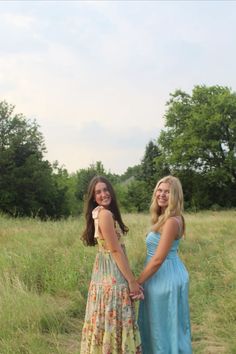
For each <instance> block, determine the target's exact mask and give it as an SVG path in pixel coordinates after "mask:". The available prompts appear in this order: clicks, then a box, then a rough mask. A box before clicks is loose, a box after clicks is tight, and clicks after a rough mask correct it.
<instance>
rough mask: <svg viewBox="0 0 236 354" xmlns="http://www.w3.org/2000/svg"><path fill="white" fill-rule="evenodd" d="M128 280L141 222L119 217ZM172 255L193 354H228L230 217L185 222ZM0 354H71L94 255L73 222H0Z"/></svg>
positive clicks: (232, 345) (231, 343)
mask: <svg viewBox="0 0 236 354" xmlns="http://www.w3.org/2000/svg"><path fill="white" fill-rule="evenodd" d="M124 220H125V222H126V223H127V225H128V226H129V228H130V232H129V235H128V236H127V251H128V256H129V259H130V263H131V265H132V268H133V270H134V271H135V273H136V274H138V273H139V272H140V270H141V269H142V265H143V262H144V258H145V234H146V232H147V231H148V225H149V216H148V215H143V214H142V215H140V214H139V215H124ZM186 221H187V237H186V240H185V241H183V242H182V244H181V249H180V255H181V258H182V259H183V261H184V263H185V265H186V267H187V268H188V270H189V273H190V307H191V322H192V335H193V352H194V354H200V353H201V354H234V353H235V354H236V257H235V254H236V243H235V237H236V211H227V212H226V211H225V212H223V211H222V212H203V213H197V214H187V215H186ZM0 225H1V226H0V247H1V252H0V353H1V354H18V353H22V354H49V353H50V354H52V353H57V354H58V353H60V354H69V353H70V354H75V353H76V354H79V340H80V333H81V326H82V323H83V316H84V308H85V303H86V296H87V287H88V284H89V279H90V275H91V268H92V265H93V260H94V255H95V252H96V249H95V248H93V247H86V248H85V247H84V246H83V245H82V242H81V241H80V235H81V231H82V227H83V222H82V221H81V220H76V219H70V220H67V221H59V222H49V221H48V222H40V221H38V220H32V219H10V218H7V217H6V216H0Z"/></svg>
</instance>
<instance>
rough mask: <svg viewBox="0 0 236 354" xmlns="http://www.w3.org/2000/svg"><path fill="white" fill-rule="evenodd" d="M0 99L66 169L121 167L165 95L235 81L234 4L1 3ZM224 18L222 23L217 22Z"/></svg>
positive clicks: (158, 121) (152, 126) (149, 133)
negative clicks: (27, 121)
mask: <svg viewBox="0 0 236 354" xmlns="http://www.w3.org/2000/svg"><path fill="white" fill-rule="evenodd" d="M1 8H2V11H1V15H0V40H1V48H0V97H1V99H6V100H7V101H8V102H9V103H11V104H15V105H16V112H22V113H23V114H25V115H26V116H27V117H29V118H36V120H37V121H38V123H39V124H40V126H41V130H42V132H43V134H44V136H45V140H46V146H47V149H48V155H47V156H48V158H49V159H50V160H51V161H53V160H56V159H57V160H59V162H60V164H65V166H66V167H67V168H68V169H69V171H75V170H76V169H79V168H81V167H86V166H88V165H89V164H90V163H91V162H94V161H96V160H101V161H102V162H103V163H104V165H105V167H106V168H107V169H110V170H111V171H113V170H114V172H119V171H122V172H123V171H124V170H125V169H126V168H127V167H128V166H131V165H133V164H137V163H139V162H140V159H141V158H142V156H143V154H144V149H145V145H146V144H147V143H148V141H149V140H151V139H154V138H156V137H157V136H158V134H159V131H160V129H161V128H162V127H163V126H164V119H163V115H164V112H165V109H166V107H165V103H166V102H167V100H168V99H169V93H171V92H173V91H174V90H175V89H177V88H181V89H183V90H187V91H191V89H192V88H193V86H194V85H196V84H204V83H206V84H213V85H214V84H221V85H226V86H230V87H233V88H234V87H236V78H235V76H234V75H232V73H233V72H234V63H235V60H236V48H235V46H234V33H235V30H236V21H235V18H234V17H235V16H234V14H235V10H236V3H234V2H224V3H223V2H217V1H210V2H182V1H176V2H173V1H172V2H153V1H145V2H144V1H137V2H135V1H132V2H121V1H115V2H106V1H97V2H94V1H91V2H88V1H86V2H75V1H67V2H65V1H58V2H54V1H47V2H21V1H18V2H9V3H7V2H4V3H1V2H0V10H1ZM219 24H220V26H219Z"/></svg>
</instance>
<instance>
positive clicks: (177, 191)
mask: <svg viewBox="0 0 236 354" xmlns="http://www.w3.org/2000/svg"><path fill="white" fill-rule="evenodd" d="M161 183H168V184H169V186H170V194H169V202H168V206H167V208H166V209H165V211H164V213H163V212H162V209H161V207H160V206H159V205H158V203H157V198H156V192H157V189H158V187H159V186H160V184H161ZM183 209H184V196H183V190H182V185H181V183H180V180H179V179H178V178H177V177H174V176H166V177H163V178H162V179H160V181H158V182H157V184H156V187H155V189H154V191H153V195H152V201H151V206H150V213H151V221H152V230H153V231H160V229H161V227H162V226H163V225H164V224H165V222H166V220H167V219H168V218H170V217H172V216H180V217H181V218H182V221H183V229H182V232H183V234H184V233H185V220H184V217H183Z"/></svg>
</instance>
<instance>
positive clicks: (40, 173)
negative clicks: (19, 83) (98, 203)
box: [0, 101, 69, 218]
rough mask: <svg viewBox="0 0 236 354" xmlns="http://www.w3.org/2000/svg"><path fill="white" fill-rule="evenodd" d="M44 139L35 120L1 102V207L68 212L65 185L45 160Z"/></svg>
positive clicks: (33, 213)
mask: <svg viewBox="0 0 236 354" xmlns="http://www.w3.org/2000/svg"><path fill="white" fill-rule="evenodd" d="M45 152H46V147H45V144H44V139H43V136H42V134H41V132H40V131H39V127H38V125H37V123H36V121H34V120H33V121H31V120H27V119H26V118H25V117H24V116H23V115H22V114H14V106H13V105H9V104H8V103H7V102H6V101H2V102H0V209H1V210H2V211H4V212H6V213H9V214H11V215H20V216H21V215H27V216H39V217H41V218H47V217H52V218H58V217H61V216H62V215H68V213H69V211H68V208H67V207H65V193H66V191H65V188H61V187H60V186H59V185H58V184H57V182H56V180H55V178H54V176H53V168H52V166H51V165H50V163H49V162H48V161H46V160H43V154H44V153H45Z"/></svg>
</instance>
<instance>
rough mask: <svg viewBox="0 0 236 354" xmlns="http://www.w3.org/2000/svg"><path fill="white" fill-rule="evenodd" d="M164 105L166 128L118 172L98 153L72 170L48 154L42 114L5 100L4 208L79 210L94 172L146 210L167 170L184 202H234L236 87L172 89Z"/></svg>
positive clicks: (1, 141) (52, 212)
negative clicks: (19, 110) (30, 115)
mask: <svg viewBox="0 0 236 354" xmlns="http://www.w3.org/2000/svg"><path fill="white" fill-rule="evenodd" d="M166 106H167V109H166V113H165V117H164V118H165V126H164V129H163V130H162V131H161V133H160V134H159V136H158V137H157V138H156V140H155V141H149V142H148V143H147V145H146V148H145V151H144V156H143V158H142V159H141V161H140V164H138V165H136V166H132V167H128V168H127V170H126V172H125V173H124V174H122V175H117V174H113V173H111V172H108V171H106V170H105V169H104V167H103V164H102V162H101V161H97V162H96V163H95V164H91V165H90V166H88V168H84V169H80V170H78V171H77V172H76V173H73V174H69V173H68V171H67V170H66V169H65V168H63V167H60V166H59V164H58V163H57V162H54V163H49V161H47V160H46V159H45V157H44V155H45V153H46V146H45V143H44V138H43V135H42V133H41V132H40V130H39V126H38V124H37V122H36V121H35V120H29V119H27V118H26V117H25V116H24V115H23V114H15V113H14V109H15V107H14V106H13V105H11V104H8V103H7V102H6V101H0V210H1V211H2V212H4V213H7V214H10V215H12V216H32V217H39V218H41V219H48V218H51V219H59V218H61V217H68V216H70V215H79V214H81V213H82V211H83V204H84V198H85V197H86V196H85V194H86V189H87V186H88V183H89V181H90V179H91V178H92V177H93V176H94V175H97V174H100V175H105V176H107V177H108V178H109V180H110V181H111V182H112V183H113V185H114V186H115V189H116V192H117V195H118V199H119V202H120V205H121V208H122V209H123V210H124V211H127V212H141V211H147V210H148V208H149V204H150V199H151V195H152V191H153V188H154V187H155V184H156V182H157V180H158V179H159V178H161V177H163V176H165V175H167V174H173V175H175V176H177V177H179V178H180V180H181V182H182V184H183V189H184V195H185V208H186V209H190V210H194V211H196V210H200V209H209V208H211V209H219V208H233V207H236V93H235V92H233V91H232V89H230V88H228V87H222V86H210V87H207V86H205V85H202V86H195V87H194V88H193V90H192V93H191V94H188V93H186V92H184V91H182V90H176V91H175V92H174V93H173V94H170V99H169V101H168V102H167V103H166Z"/></svg>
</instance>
